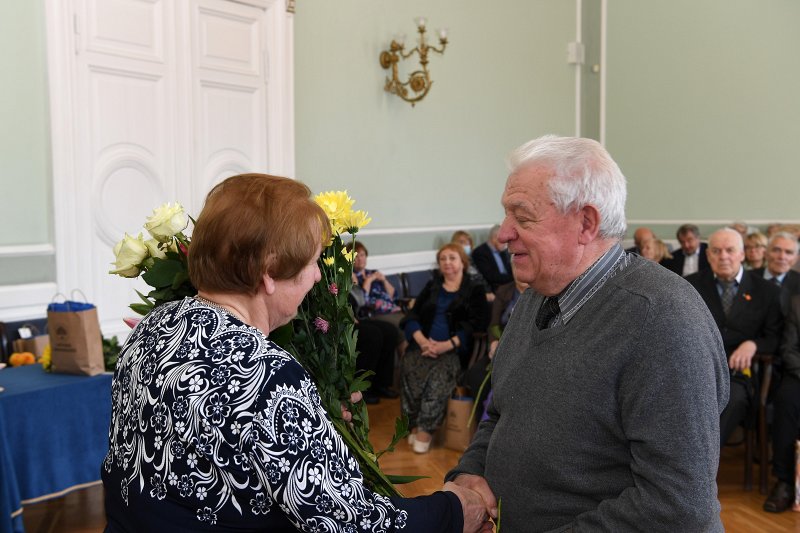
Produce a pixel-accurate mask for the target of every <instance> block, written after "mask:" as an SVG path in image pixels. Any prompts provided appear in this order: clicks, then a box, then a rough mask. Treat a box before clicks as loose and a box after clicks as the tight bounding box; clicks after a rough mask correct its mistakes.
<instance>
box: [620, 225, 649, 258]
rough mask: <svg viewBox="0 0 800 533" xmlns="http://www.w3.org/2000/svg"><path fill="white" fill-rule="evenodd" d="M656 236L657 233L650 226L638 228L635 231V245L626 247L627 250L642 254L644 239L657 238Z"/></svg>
mask: <svg viewBox="0 0 800 533" xmlns="http://www.w3.org/2000/svg"><path fill="white" fill-rule="evenodd" d="M655 238H656V235H655V233H653V230H651V229H650V228H646V227H644V226H642V227H640V228H636V231H634V232H633V244H634V245H633V246H631V247H630V248H625V251H626V252H633V253H635V254H639V255H642V244H644V241H649V240H650V239H655Z"/></svg>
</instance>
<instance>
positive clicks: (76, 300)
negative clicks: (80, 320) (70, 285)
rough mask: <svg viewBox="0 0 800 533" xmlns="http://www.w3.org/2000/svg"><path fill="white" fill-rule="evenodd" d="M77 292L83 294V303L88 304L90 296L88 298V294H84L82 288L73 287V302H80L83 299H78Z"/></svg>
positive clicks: (70, 294)
mask: <svg viewBox="0 0 800 533" xmlns="http://www.w3.org/2000/svg"><path fill="white" fill-rule="evenodd" d="M76 292H77V293H78V294H79V295H80V296H81V298H83V300H82V301H83V303H87V304H88V303H89V299H88V298H86V295H85V294H83V291H82V290H80V289H72V292H71V293H69V296H70V299H71V300H72V301H73V302H79V301H81V300H78V299H77V298H76V297H75V293H76Z"/></svg>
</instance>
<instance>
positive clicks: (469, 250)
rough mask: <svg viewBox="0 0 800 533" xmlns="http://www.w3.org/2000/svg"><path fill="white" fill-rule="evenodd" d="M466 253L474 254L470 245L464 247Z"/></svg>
mask: <svg viewBox="0 0 800 533" xmlns="http://www.w3.org/2000/svg"><path fill="white" fill-rule="evenodd" d="M464 253H465V254H467V255H469V254H471V253H472V246H470V245H469V244H465V245H464Z"/></svg>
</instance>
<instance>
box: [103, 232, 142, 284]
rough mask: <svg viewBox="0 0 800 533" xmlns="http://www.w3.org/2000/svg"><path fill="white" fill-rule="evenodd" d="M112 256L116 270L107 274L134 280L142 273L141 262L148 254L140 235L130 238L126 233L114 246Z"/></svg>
mask: <svg viewBox="0 0 800 533" xmlns="http://www.w3.org/2000/svg"><path fill="white" fill-rule="evenodd" d="M114 255H115V256H116V258H117V260H116V261H115V262H114V263H113V265H114V266H115V267H116V268H115V269H114V270H110V271H109V272H108V273H109V274H117V275H120V276H122V277H125V278H135V277H136V276H138V275H139V273H140V272H141V271H142V268H141V264H142V261H144V260H145V259H147V257H148V255H149V253H148V251H147V246H146V245H145V243H144V239H142V234H141V233H140V234H139V236H138V237H131V236H130V235H128V234H127V233H126V234H125V237H123V239H122V240H121V241H119V242H118V243H117V245H116V246H114Z"/></svg>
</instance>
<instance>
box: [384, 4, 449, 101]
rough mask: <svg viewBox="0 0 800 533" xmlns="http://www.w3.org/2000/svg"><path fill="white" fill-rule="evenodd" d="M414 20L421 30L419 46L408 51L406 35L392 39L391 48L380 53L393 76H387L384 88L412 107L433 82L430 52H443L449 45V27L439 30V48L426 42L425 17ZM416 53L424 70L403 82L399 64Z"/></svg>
mask: <svg viewBox="0 0 800 533" xmlns="http://www.w3.org/2000/svg"><path fill="white" fill-rule="evenodd" d="M414 22H415V23H416V24H417V31H418V32H419V44H418V45H417V46H415V47H414V48H412V49H411V50H409V51H408V52H406V51H405V45H404V42H403V41H404V40H405V39H404V37H399V38H397V39H392V44H391V45H389V49H388V50H384V51H383V52H381V55H380V60H381V66H382V67H383V68H385V69H388V68H389V67H391V68H392V77H391V78H389V77H388V76H387V77H386V85H384V87H383V89H384V90H385V91H386V92H389V93H392V94H396V95H397V96H399V97H400V98H402V99H403V100H405V101H406V102H409V103H410V104H411V107H414V104H416V103H417V102H419V101H420V100H422V99H423V98H425V95H427V94H428V91H430V90H431V85H432V84H433V81H431V77H430V73H429V72H428V53H429V52H436V53H437V54H443V53H444V49H445V47H447V29H444V28H443V29H441V30H439V44H441V45H442V46H441V48H437V47H435V46H431V45H429V44H428V43H427V42H425V19H424V18H423V17H418V18H417V19H415V21H414ZM415 53H416V54H419V64H420V66H421V67H422V70H415V71H414V72H412V73H411V75H410V76H409V77H408V81H406V82H402V81H400V78H399V77H398V75H397V65H398V63H399V62H400V60H401V59H408V58H409V57H411V56H412V55H413V54H415ZM408 87H411V91H413V93H411V94H410V93H409V91H408Z"/></svg>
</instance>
